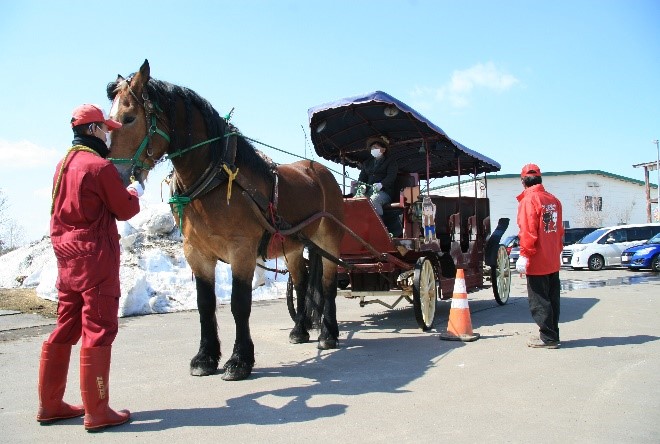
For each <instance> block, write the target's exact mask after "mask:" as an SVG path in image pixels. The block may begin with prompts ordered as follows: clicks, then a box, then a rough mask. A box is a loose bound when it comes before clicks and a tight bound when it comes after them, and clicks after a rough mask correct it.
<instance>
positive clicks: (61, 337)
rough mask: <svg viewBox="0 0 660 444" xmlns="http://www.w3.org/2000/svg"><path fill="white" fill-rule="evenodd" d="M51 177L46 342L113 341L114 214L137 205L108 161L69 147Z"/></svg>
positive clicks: (118, 216)
mask: <svg viewBox="0 0 660 444" xmlns="http://www.w3.org/2000/svg"><path fill="white" fill-rule="evenodd" d="M60 167H61V162H60V163H59V164H58V165H57V169H56V173H55V177H54V179H53V183H54V186H55V189H56V191H57V194H56V196H55V198H54V203H53V214H52V217H51V221H50V236H51V242H52V244H53V250H54V251H55V256H56V257H57V271H58V276H57V283H56V287H57V290H58V299H59V302H58V306H57V325H56V327H55V330H53V332H52V333H51V335H50V337H49V338H48V342H50V343H56V344H68V345H74V344H76V343H77V342H78V339H79V338H80V337H81V336H82V346H83V347H102V346H108V345H112V342H113V341H114V339H115V336H116V335H117V330H118V327H119V321H118V319H117V313H118V310H119V297H120V295H121V291H120V288H119V234H118V232H117V223H116V220H128V219H130V218H131V217H133V216H135V215H136V214H137V213H138V212H139V211H140V202H139V199H138V197H137V196H136V195H135V194H133V193H132V192H129V191H127V190H126V188H125V186H124V184H123V183H122V181H121V178H120V177H119V172H118V171H117V169H116V168H115V166H114V165H113V164H112V163H110V161H108V160H106V159H103V158H102V157H101V156H99V155H97V154H95V153H91V152H87V151H74V152H72V153H70V155H69V157H68V158H67V164H66V166H65V168H64V171H63V172H62V174H61V178H60V179H59V184H58V177H59V176H60Z"/></svg>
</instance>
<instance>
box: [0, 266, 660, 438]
mask: <svg viewBox="0 0 660 444" xmlns="http://www.w3.org/2000/svg"><path fill="white" fill-rule="evenodd" d="M561 278H562V282H563V284H564V287H565V290H563V291H562V313H561V316H560V329H561V341H562V347H561V348H560V349H558V350H545V349H530V348H528V347H526V345H525V343H526V341H527V339H528V338H529V336H530V335H532V334H534V333H535V332H536V331H537V328H536V326H535V324H533V321H532V319H531V316H530V314H529V308H528V305H527V298H526V290H525V279H524V278H521V277H520V276H518V275H517V274H514V277H513V286H512V292H511V298H510V300H509V303H508V304H507V305H505V306H499V305H497V303H496V302H495V300H494V298H493V295H492V290H491V289H490V288H486V289H483V290H480V291H477V292H473V293H470V294H469V295H468V300H469V307H470V311H471V318H472V326H473V328H474V330H475V331H476V332H478V333H480V335H481V338H480V339H479V340H477V341H475V342H469V343H463V342H452V341H442V340H440V339H439V333H440V332H442V331H444V330H445V329H446V327H447V319H448V315H449V310H450V302H449V301H443V302H440V303H439V305H438V310H437V313H436V320H435V324H434V328H433V329H432V331H431V332H427V333H424V332H422V331H421V330H419V329H418V328H417V326H416V323H415V320H414V315H413V312H412V307H411V306H409V305H405V306H403V307H400V308H399V307H397V308H395V309H388V308H385V307H382V306H379V305H368V306H366V307H360V306H359V304H358V301H357V300H351V299H344V298H339V299H338V302H337V315H338V318H339V321H340V330H341V335H340V344H339V348H338V349H335V350H329V351H319V350H317V348H316V344H315V343H313V342H310V343H308V344H302V345H292V344H289V342H288V333H289V329H290V328H291V326H292V321H291V319H290V318H289V315H288V312H287V308H286V302H285V301H284V300H277V301H269V302H259V303H255V304H254V305H253V309H252V318H251V331H252V337H253V340H254V344H255V351H256V366H255V368H254V371H253V374H252V376H251V377H250V378H249V379H247V380H244V381H239V382H228V381H223V380H222V379H221V376H222V375H221V373H220V372H218V373H217V374H215V375H213V376H207V377H193V376H190V374H189V362H190V359H191V358H192V356H193V355H194V354H195V353H196V351H197V348H198V344H199V323H198V318H197V313H196V312H183V313H172V314H164V315H150V316H141V317H134V318H123V319H121V320H120V330H119V335H118V337H117V340H116V341H115V345H114V347H113V362H112V371H111V377H110V389H109V391H110V400H111V402H110V403H111V406H112V407H114V408H116V409H119V408H128V409H130V410H131V411H132V412H133V419H132V421H131V422H130V423H128V424H125V425H123V426H119V427H115V428H112V429H107V430H106V431H104V432H103V433H97V434H90V433H86V432H85V431H84V428H83V426H82V418H76V419H70V420H66V421H61V422H60V423H57V424H53V425H49V426H40V425H39V424H38V423H37V422H36V420H35V415H36V412H37V405H38V398H37V391H36V387H37V372H38V362H39V351H40V346H41V343H42V341H43V340H44V339H45V338H46V337H47V335H48V333H49V332H50V331H51V329H52V323H53V321H52V320H47V319H44V318H41V317H39V316H36V315H24V314H17V313H13V314H12V313H11V312H2V313H0V381H1V383H0V441H1V442H4V443H22V442H25V443H28V442H29V443H35V442H61V443H78V442H103V443H105V442H125V441H127V440H133V439H135V440H139V442H145V443H151V442H153V443H162V442H211V441H213V442H221V443H222V442H224V443H226V442H241V443H264V442H268V443H269V444H273V443H291V442H314V443H337V442H351V443H352V442H355V443H371V442H388V443H389V442H419V441H431V442H484V443H500V442H502V443H504V442H507V443H523V442H524V443H528V442H535V443H556V442H565V443H610V442H612V443H614V442H616V443H621V442H629V443H658V442H660V421H658V419H659V416H658V412H660V372H659V369H660V341H659V339H660V322H658V316H659V315H660V276H658V275H654V274H652V273H646V272H641V273H635V272H629V271H627V270H621V269H615V270H604V271H600V272H588V271H579V272H577V271H569V270H562V272H561ZM390 302H391V301H390ZM218 322H219V325H220V338H221V341H222V351H223V359H222V361H221V365H222V364H223V363H224V362H225V359H226V358H227V357H228V356H229V355H230V354H231V349H232V345H233V339H234V322H233V319H232V317H231V313H230V310H229V307H228V306H221V307H219V309H218ZM313 337H315V336H313ZM77 360H78V348H77V347H76V348H74V353H73V355H72V365H71V367H70V372H69V385H68V388H67V393H66V395H65V400H66V401H68V402H71V403H79V402H80V395H79V385H78V365H77Z"/></svg>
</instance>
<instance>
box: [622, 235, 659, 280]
mask: <svg viewBox="0 0 660 444" xmlns="http://www.w3.org/2000/svg"><path fill="white" fill-rule="evenodd" d="M621 265H623V266H624V267H625V266H627V267H628V268H630V269H632V270H638V269H642V268H650V269H651V270H652V271H660V233H658V234H656V235H655V236H653V237H652V238H651V239H649V240H647V241H646V242H645V243H643V244H642V245H637V246H636V247H630V248H628V249H626V250H624V251H623V253H621Z"/></svg>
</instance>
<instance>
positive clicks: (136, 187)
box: [126, 181, 144, 197]
mask: <svg viewBox="0 0 660 444" xmlns="http://www.w3.org/2000/svg"><path fill="white" fill-rule="evenodd" d="M131 190H134V191H135V194H136V195H137V197H141V196H142V195H143V194H144V188H142V185H141V184H140V182H137V181H135V182H131V184H130V185H129V186H127V187H126V191H128V192H130V191H131Z"/></svg>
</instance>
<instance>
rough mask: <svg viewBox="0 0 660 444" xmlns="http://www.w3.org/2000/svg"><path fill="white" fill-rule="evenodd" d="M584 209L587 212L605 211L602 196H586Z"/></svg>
mask: <svg viewBox="0 0 660 444" xmlns="http://www.w3.org/2000/svg"><path fill="white" fill-rule="evenodd" d="M584 209H585V210H587V211H603V198H602V197H601V196H584Z"/></svg>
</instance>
